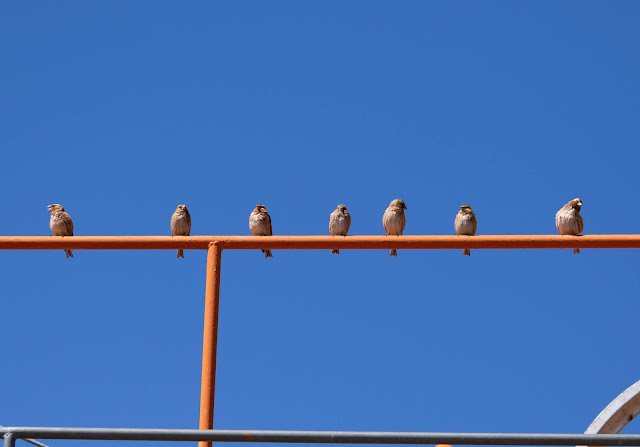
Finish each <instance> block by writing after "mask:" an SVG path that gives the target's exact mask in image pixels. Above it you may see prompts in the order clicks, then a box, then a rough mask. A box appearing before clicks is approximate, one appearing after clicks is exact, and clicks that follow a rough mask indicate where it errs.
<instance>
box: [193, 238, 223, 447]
mask: <svg viewBox="0 0 640 447" xmlns="http://www.w3.org/2000/svg"><path fill="white" fill-rule="evenodd" d="M221 261H222V247H221V246H220V244H219V243H218V242H211V243H210V244H209V249H208V251H207V285H206V288H205V292H204V294H205V303H204V335H203V339H202V385H201V387H200V427H199V428H200V430H211V429H212V428H213V407H214V399H215V392H216V355H217V350H218V307H219V303H220V264H221ZM198 447H211V442H206V441H200V442H198Z"/></svg>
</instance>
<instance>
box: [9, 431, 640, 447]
mask: <svg viewBox="0 0 640 447" xmlns="http://www.w3.org/2000/svg"><path fill="white" fill-rule="evenodd" d="M0 433H13V435H14V436H15V438H20V439H22V438H25V437H29V438H40V439H92V440H120V441H125V440H126V441H210V442H211V441H213V442H281V443H309V444H454V445H462V444H467V445H576V444H588V445H619V446H640V435H584V434H542V433H534V434H532V433H412V432H344V431H343V432H339V431H267V430H166V429H161V430H155V429H130V428H54V427H4V428H2V429H0ZM6 439H7V438H6V436H5V447H13V446H7V445H6Z"/></svg>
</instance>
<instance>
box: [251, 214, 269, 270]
mask: <svg viewBox="0 0 640 447" xmlns="http://www.w3.org/2000/svg"><path fill="white" fill-rule="evenodd" d="M249 230H251V234H252V235H253V236H271V235H272V234H273V231H272V229H271V216H269V213H268V212H267V207H265V206H264V205H263V204H261V203H259V204H257V205H256V207H255V208H254V209H253V211H252V212H251V215H249ZM262 253H264V257H265V259H266V258H273V255H272V254H271V250H269V249H265V250H262Z"/></svg>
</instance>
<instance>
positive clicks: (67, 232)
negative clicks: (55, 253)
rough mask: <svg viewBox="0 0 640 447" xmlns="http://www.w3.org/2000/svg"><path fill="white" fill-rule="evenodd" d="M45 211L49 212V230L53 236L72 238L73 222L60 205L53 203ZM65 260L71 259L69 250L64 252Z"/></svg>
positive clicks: (71, 254) (71, 255)
mask: <svg viewBox="0 0 640 447" xmlns="http://www.w3.org/2000/svg"><path fill="white" fill-rule="evenodd" d="M47 210H49V212H51V218H50V219H49V228H51V232H52V233H53V235H54V236H73V220H72V219H71V216H69V213H67V212H66V211H65V210H64V208H63V207H62V205H60V204H58V203H53V204H51V205H49V206H47ZM64 252H65V254H66V255H67V256H66V257H67V258H73V253H72V252H71V250H65V251H64Z"/></svg>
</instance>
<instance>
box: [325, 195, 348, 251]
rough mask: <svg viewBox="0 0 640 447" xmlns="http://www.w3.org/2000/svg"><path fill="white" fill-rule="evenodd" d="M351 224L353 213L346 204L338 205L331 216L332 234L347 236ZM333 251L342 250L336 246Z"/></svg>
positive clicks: (330, 227) (330, 230)
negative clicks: (350, 212)
mask: <svg viewBox="0 0 640 447" xmlns="http://www.w3.org/2000/svg"><path fill="white" fill-rule="evenodd" d="M350 226H351V214H349V211H347V207H346V206H344V205H338V208H336V210H335V211H334V212H333V213H331V216H330V217H329V233H330V234H331V236H346V235H347V233H348V232H349V227H350ZM331 253H335V254H337V255H339V254H340V250H338V249H337V248H334V249H333V250H331Z"/></svg>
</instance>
